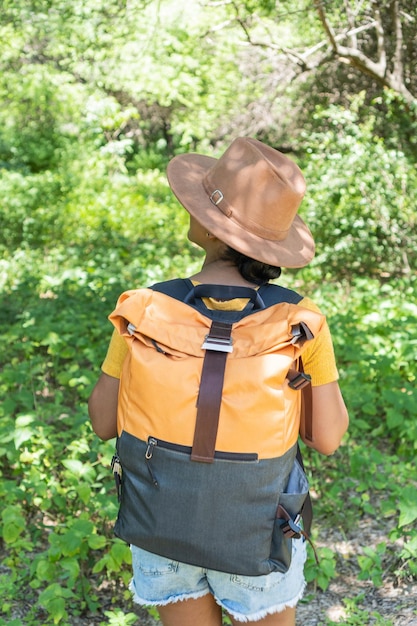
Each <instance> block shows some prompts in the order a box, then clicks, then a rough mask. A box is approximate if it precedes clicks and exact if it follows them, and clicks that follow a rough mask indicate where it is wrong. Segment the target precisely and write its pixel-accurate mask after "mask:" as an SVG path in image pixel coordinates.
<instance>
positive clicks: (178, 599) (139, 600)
mask: <svg viewBox="0 0 417 626" xmlns="http://www.w3.org/2000/svg"><path fill="white" fill-rule="evenodd" d="M129 590H130V592H131V593H132V599H133V602H134V603H135V604H140V605H141V606H156V607H158V606H166V605H167V604H174V603H175V602H182V601H183V600H198V598H202V597H203V596H208V595H209V593H210V590H209V589H207V590H203V591H196V592H195V593H182V594H179V595H176V596H169V597H168V598H166V599H164V600H149V599H148V600H145V599H144V598H141V597H140V596H139V595H138V594H137V592H136V588H135V581H134V579H133V578H132V580H131V581H130V584H129Z"/></svg>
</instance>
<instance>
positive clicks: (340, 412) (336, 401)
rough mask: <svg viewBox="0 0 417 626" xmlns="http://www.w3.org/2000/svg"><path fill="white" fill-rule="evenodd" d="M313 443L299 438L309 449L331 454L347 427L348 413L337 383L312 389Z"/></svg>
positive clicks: (302, 435) (302, 431)
mask: <svg viewBox="0 0 417 626" xmlns="http://www.w3.org/2000/svg"><path fill="white" fill-rule="evenodd" d="M312 391H313V441H312V442H311V441H308V440H306V439H305V436H304V434H305V433H304V424H303V423H302V424H301V429H300V433H301V438H302V440H303V441H304V443H305V444H306V445H307V446H309V447H310V448H314V450H317V451H318V452H321V453H322V454H333V452H335V451H336V450H337V448H338V447H339V445H340V442H341V440H342V437H343V435H344V434H345V432H346V430H347V427H348V425H349V416H348V412H347V409H346V406H345V403H344V400H343V398H342V394H341V392H340V387H339V384H338V383H337V382H332V383H327V384H326V385H319V386H318V387H313V388H312Z"/></svg>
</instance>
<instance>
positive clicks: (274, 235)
mask: <svg viewBox="0 0 417 626" xmlns="http://www.w3.org/2000/svg"><path fill="white" fill-rule="evenodd" d="M206 191H207V193H209V191H208V190H207V189H206ZM209 200H210V202H211V203H212V204H213V205H214V206H215V207H216V208H218V209H219V210H220V211H221V212H222V213H223V215H225V216H226V217H228V218H229V219H231V221H232V222H234V223H235V224H238V225H239V226H240V227H241V228H243V229H244V230H246V231H247V232H248V233H250V234H252V235H256V236H257V237H261V238H262V239H266V240H268V241H282V240H283V239H285V238H286V236H287V234H288V229H287V230H278V231H276V230H270V229H269V228H264V227H263V226H261V225H260V224H256V223H255V222H250V223H248V222H247V221H246V222H245V221H242V220H240V219H239V217H238V213H237V212H236V211H233V209H232V207H231V206H230V205H229V204H228V203H227V201H226V199H225V197H224V195H223V193H222V192H221V191H220V189H215V190H214V191H213V192H212V193H211V194H209Z"/></svg>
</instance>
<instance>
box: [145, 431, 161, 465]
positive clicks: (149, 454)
mask: <svg viewBox="0 0 417 626" xmlns="http://www.w3.org/2000/svg"><path fill="white" fill-rule="evenodd" d="M157 445H158V441H157V440H156V439H155V438H154V437H148V447H147V448H146V452H145V459H146V460H147V461H149V460H150V459H151V458H152V456H153V449H154V447H155V446H157Z"/></svg>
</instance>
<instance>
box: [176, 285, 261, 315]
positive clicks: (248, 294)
mask: <svg viewBox="0 0 417 626" xmlns="http://www.w3.org/2000/svg"><path fill="white" fill-rule="evenodd" d="M203 298H215V299H216V300H234V299H235V298H247V299H248V300H249V302H248V303H247V305H246V306H245V308H244V309H243V311H248V310H252V309H255V310H256V309H264V308H265V304H264V301H263V300H262V298H261V296H260V295H259V293H258V292H257V291H256V289H251V288H250V287H233V286H230V285H196V286H195V287H193V288H192V289H191V290H190V291H189V292H188V294H187V295H186V297H185V298H184V303H185V304H190V305H195V304H196V300H202V299H203Z"/></svg>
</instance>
